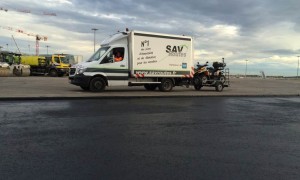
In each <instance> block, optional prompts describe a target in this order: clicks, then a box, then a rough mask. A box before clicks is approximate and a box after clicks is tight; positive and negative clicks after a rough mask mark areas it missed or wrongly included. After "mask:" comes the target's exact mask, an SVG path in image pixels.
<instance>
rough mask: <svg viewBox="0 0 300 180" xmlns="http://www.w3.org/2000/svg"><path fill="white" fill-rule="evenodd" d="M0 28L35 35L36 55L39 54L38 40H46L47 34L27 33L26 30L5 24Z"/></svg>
mask: <svg viewBox="0 0 300 180" xmlns="http://www.w3.org/2000/svg"><path fill="white" fill-rule="evenodd" d="M0 28H2V29H7V30H9V31H15V32H17V33H21V34H25V35H27V36H33V37H35V54H36V55H37V56H38V55H39V47H40V40H43V41H47V40H48V37H47V36H43V35H39V34H34V33H28V32H25V31H24V30H21V29H15V28H13V27H6V26H0Z"/></svg>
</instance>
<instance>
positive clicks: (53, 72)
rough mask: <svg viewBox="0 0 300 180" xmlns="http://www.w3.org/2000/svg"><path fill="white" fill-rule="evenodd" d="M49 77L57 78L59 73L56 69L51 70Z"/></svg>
mask: <svg viewBox="0 0 300 180" xmlns="http://www.w3.org/2000/svg"><path fill="white" fill-rule="evenodd" d="M49 76H51V77H57V76H58V73H57V71H56V70H55V69H51V70H50V71H49Z"/></svg>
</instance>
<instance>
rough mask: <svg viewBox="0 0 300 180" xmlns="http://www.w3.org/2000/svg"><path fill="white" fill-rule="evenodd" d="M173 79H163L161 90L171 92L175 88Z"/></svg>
mask: <svg viewBox="0 0 300 180" xmlns="http://www.w3.org/2000/svg"><path fill="white" fill-rule="evenodd" d="M173 86H174V85H173V81H172V79H162V81H161V84H160V85H159V86H158V88H159V90H160V91H162V92H169V91H172V89H173Z"/></svg>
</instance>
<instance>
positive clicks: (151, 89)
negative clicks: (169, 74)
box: [144, 84, 157, 91]
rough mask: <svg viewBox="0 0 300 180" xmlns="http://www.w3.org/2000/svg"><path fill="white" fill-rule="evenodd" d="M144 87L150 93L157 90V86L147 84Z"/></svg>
mask: <svg viewBox="0 0 300 180" xmlns="http://www.w3.org/2000/svg"><path fill="white" fill-rule="evenodd" d="M144 87H145V89H146V90H148V91H154V90H155V89H156V88H157V84H145V85H144Z"/></svg>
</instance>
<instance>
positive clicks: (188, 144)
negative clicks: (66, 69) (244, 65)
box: [0, 97, 300, 180]
mask: <svg viewBox="0 0 300 180" xmlns="http://www.w3.org/2000/svg"><path fill="white" fill-rule="evenodd" d="M299 107H300V98H299V97H256V98H255V97H188V98H187V97H176V98H175V97H172V98H128V99H94V100H92V99H82V100H45V99H44V100H23V101H19V100H14V101H9V100H7V101H0V139H1V141H0V155H1V158H0V177H1V179H5V180H10V179H39V180H42V179H63V180H66V179H122V180H123V179H130V180H132V179H164V180H165V179H172V180H174V179H175V180H176V179H180V180H182V179H197V180H198V179H216V180H219V179H222V180H224V179H230V180H232V179H243V180H247V179H268V180H269V179H272V180H276V179H278V180H279V179H280V180H281V179H289V180H292V179H295V180H296V179H300V171H299V169H300V144H299V142H300V131H299V130H300V116H299Z"/></svg>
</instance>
